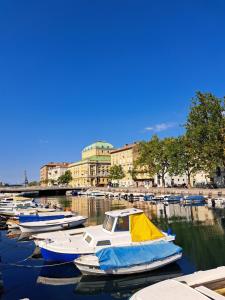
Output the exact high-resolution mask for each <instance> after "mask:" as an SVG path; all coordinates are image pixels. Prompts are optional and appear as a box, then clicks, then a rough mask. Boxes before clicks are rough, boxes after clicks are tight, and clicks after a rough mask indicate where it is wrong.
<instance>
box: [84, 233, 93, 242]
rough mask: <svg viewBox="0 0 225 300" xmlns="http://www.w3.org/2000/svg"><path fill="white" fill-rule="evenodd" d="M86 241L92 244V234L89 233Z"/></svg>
mask: <svg viewBox="0 0 225 300" xmlns="http://www.w3.org/2000/svg"><path fill="white" fill-rule="evenodd" d="M85 241H86V242H87V243H88V244H90V243H91V241H92V237H91V236H90V235H87V236H86V238H85Z"/></svg>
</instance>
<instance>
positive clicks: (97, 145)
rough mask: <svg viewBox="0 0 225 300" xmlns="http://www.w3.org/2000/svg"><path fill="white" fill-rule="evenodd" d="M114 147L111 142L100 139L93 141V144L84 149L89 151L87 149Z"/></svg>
mask: <svg viewBox="0 0 225 300" xmlns="http://www.w3.org/2000/svg"><path fill="white" fill-rule="evenodd" d="M113 148H114V147H113V145H112V144H110V143H107V142H103V141H98V142H96V143H93V144H91V145H89V146H87V147H85V148H84V149H83V152H84V151H87V150H91V149H105V150H107V149H113Z"/></svg>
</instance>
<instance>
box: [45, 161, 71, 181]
mask: <svg viewBox="0 0 225 300" xmlns="http://www.w3.org/2000/svg"><path fill="white" fill-rule="evenodd" d="M68 166H69V163H67V162H50V163H47V164H45V165H44V166H42V167H41V168H40V183H41V185H42V186H51V185H54V184H57V180H58V179H59V177H60V176H61V175H64V174H65V172H66V170H67V169H68Z"/></svg>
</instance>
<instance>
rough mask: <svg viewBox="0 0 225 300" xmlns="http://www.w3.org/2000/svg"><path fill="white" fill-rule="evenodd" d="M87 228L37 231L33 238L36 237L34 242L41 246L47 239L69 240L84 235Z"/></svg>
mask: <svg viewBox="0 0 225 300" xmlns="http://www.w3.org/2000/svg"><path fill="white" fill-rule="evenodd" d="M85 230H86V228H85V227H83V228H73V229H68V230H58V231H53V232H45V233H37V234H32V238H33V239H34V243H35V245H36V246H38V247H39V243H40V242H43V241H45V240H49V241H50V240H52V241H53V240H60V241H65V242H67V241H68V239H70V238H71V237H73V236H77V235H83V233H84V232H85Z"/></svg>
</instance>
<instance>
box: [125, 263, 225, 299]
mask: <svg viewBox="0 0 225 300" xmlns="http://www.w3.org/2000/svg"><path fill="white" fill-rule="evenodd" d="M149 295H151V297H149ZM224 296H225V267H224V266H223V267H219V268H216V269H211V270H208V271H199V272H195V273H193V274H190V275H185V276H181V277H177V278H174V279H169V280H165V281H162V282H159V283H156V284H153V285H151V286H148V287H146V288H144V289H142V290H140V291H138V292H137V293H135V294H134V295H133V296H132V297H131V298H130V300H148V299H150V298H151V300H159V299H160V300H180V299H182V300H225V297H224Z"/></svg>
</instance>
